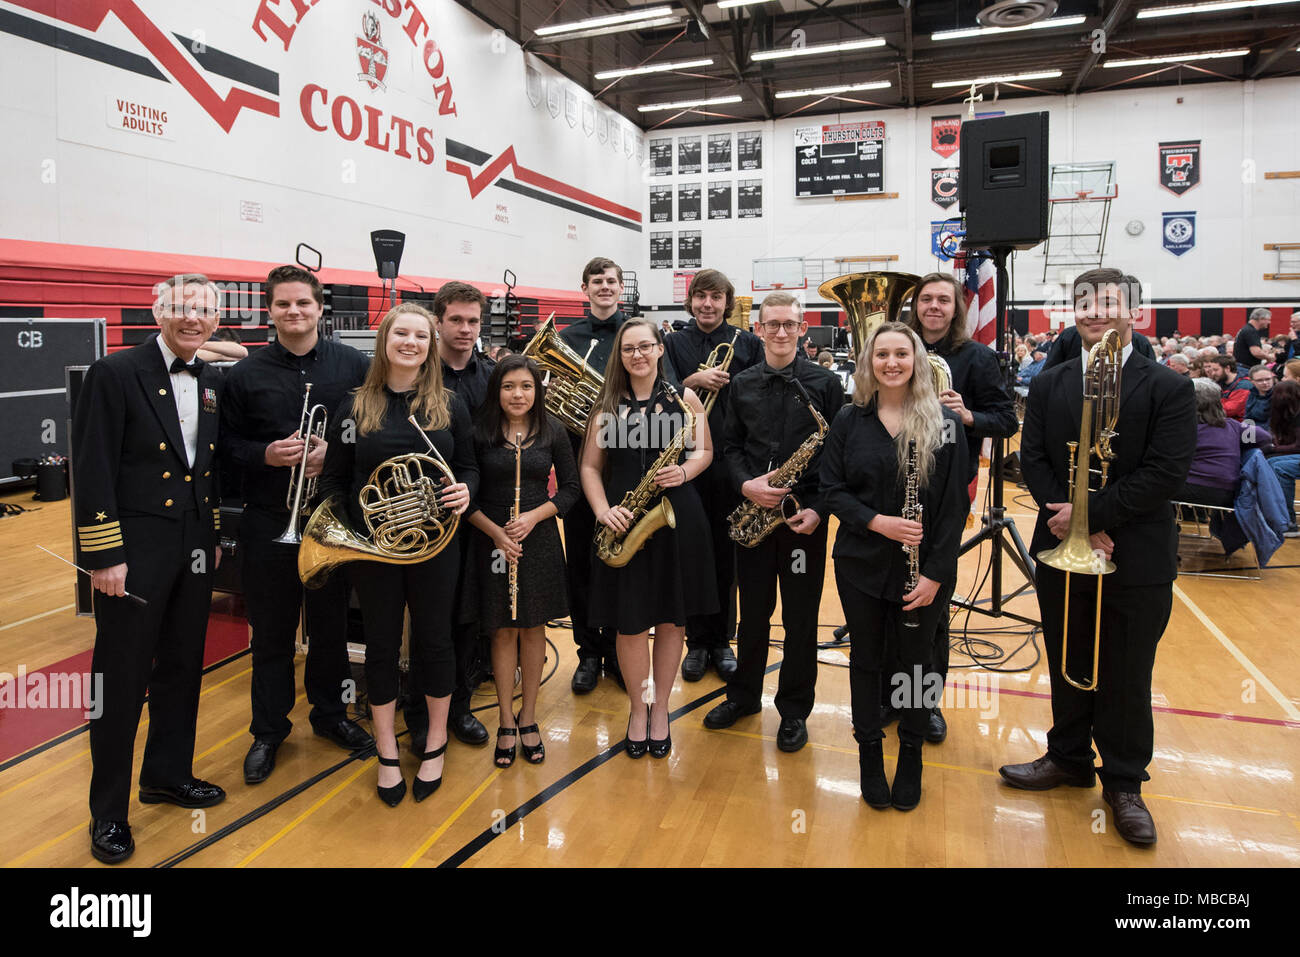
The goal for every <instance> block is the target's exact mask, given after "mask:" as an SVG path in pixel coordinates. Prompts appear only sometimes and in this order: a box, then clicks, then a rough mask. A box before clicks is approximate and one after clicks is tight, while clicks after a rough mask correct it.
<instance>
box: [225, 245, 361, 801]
mask: <svg viewBox="0 0 1300 957" xmlns="http://www.w3.org/2000/svg"><path fill="white" fill-rule="evenodd" d="M324 301H325V294H324V290H323V289H322V287H321V284H320V280H318V279H317V278H316V276H315V275H313V274H312V273H310V272H308V271H307V270H305V269H301V268H299V267H297V266H279V267H277V268H275V269H272V270H271V272H270V274H269V275H268V276H267V277H266V308H267V314H268V320H269V322H270V324H271V325H273V326H274V327H275V341H274V342H272V343H270V344H268V345H266V346H264V347H263V348H260V349H258V350H256V351H255V352H253V354H252V355H250V356H249V357H248V358H247V359H243V360H241V361H240V362H238V363H237V364H236V365H235V367H234V368H233V369H231V370H230V371H229V373H228V374H227V376H226V384H225V395H224V399H225V401H224V402H223V403H222V416H221V440H220V441H221V448H222V453H223V455H225V456H227V457H228V460H229V461H232V462H234V463H235V464H236V465H237V466H238V468H239V470H240V472H241V476H242V481H241V496H240V499H241V501H242V502H243V505H244V514H243V518H242V520H241V522H240V527H239V539H240V550H241V552H242V567H241V570H242V583H243V589H244V601H245V602H246V604H247V607H248V620H249V622H250V624H251V625H252V628H253V637H252V651H253V682H252V709H253V716H252V722H251V724H250V726H249V732H250V733H251V734H252V735H253V744H252V747H250V748H249V751H248V755H247V757H246V758H245V759H244V781H245V783H247V784H259V783H261V782H262V781H265V780H266V778H267V777H268V776H269V775H270V773H271V771H272V769H273V768H274V767H275V754H276V750H277V749H278V748H279V747H280V743H281V742H282V741H284V739H285V738H287V737H288V736H289V731H290V729H291V728H292V727H293V725H292V722H290V720H289V712H290V711H291V710H292V709H293V702H294V697H295V690H296V682H295V679H294V665H293V658H294V637H295V634H296V632H297V630H298V620H299V615H300V610H301V608H302V607H303V602H304V599H303V597H302V596H303V594H304V592H303V588H302V584H301V583H300V582H299V580H298V547H297V545H295V544H292V543H289V542H286V541H277V539H278V538H292V537H293V536H292V534H288V535H286V533H287V532H289V531H290V529H296V531H297V532H298V533H301V531H302V526H303V525H305V524H306V514H308V513H309V512H308V509H309V507H310V505H311V504H313V503H311V502H310V501H309V498H308V495H307V489H306V488H304V489H303V492H302V495H301V499H300V500H301V506H302V509H303V514H300V515H299V516H298V517H297V518H296V519H293V518H292V516H291V515H290V511H289V505H290V503H291V501H292V499H293V493H294V486H295V485H297V484H305V483H307V482H310V481H311V480H312V479H314V478H315V477H316V476H317V475H319V474H320V470H321V466H322V465H323V464H324V462H325V447H326V443H325V439H324V437H323V435H322V436H314V435H311V434H310V432H312V431H314V429H309V428H308V419H309V413H310V410H311V409H312V408H313V407H314V406H316V405H318V404H319V405H321V406H323V407H324V411H325V413H326V415H328V416H331V417H332V416H333V415H334V411H335V409H336V408H337V407H338V405H339V403H340V401H342V399H343V398H345V397H346V396H347V394H348V393H349V392H350V391H351V390H352V389H354V388H356V387H357V386H359V385H360V384H361V382H362V380H364V379H365V376H366V370H367V369H368V368H369V365H370V364H369V362H368V361H367V360H366V357H365V356H363V355H362V354H361V353H360V352H358V351H357V350H356V349H353V348H352V347H350V346H345V345H343V344H341V343H337V342H334V341H332V340H330V339H326V338H322V337H321V336H320V334H319V332H318V324H319V321H320V317H321V310H322V309H323V307H324ZM308 384H310V385H311V389H310V392H308V390H307V385H308ZM319 412H320V410H317V422H319V421H320V417H319ZM304 431H306V432H308V435H307V436H305V437H304V435H303V434H302V432H304ZM304 454H305V455H306V457H307V461H306V468H305V469H304V468H303V467H302V462H303V455H304ZM348 591H349V589H348V582H347V578H346V576H345V575H344V574H341V573H338V572H336V573H335V574H334V575H333V576H331V577H330V578H329V580H327V581H326V583H325V585H324V586H323V587H322V588H320V589H319V590H311V591H308V592H306V599H305V601H306V611H307V621H306V632H307V635H308V637H309V642H308V651H307V664H306V667H305V669H304V677H303V683H304V685H305V690H306V692H307V700H308V701H309V702H310V703H311V714H310V721H311V725H312V728H313V730H314V731H315V732H316V734H318V735H321V736H322V737H325V738H328V739H329V740H330V741H333V742H334V743H335V744H337V745H338V746H339V747H341V748H345V749H347V750H349V751H353V750H356V749H357V748H367V747H370V746H371V745H372V744H374V741H373V740H372V739H371V737H370V735H369V734H367V733H366V732H365V730H363V729H362V728H361V726H360V725H358V724H356V723H355V722H353V721H351V720H349V719H348V717H347V707H348V703H349V701H351V700H353V699H352V696H351V695H350V694H348V693H347V690H348V688H349V687H350V685H349V684H348V683H349V682H350V680H351V677H352V671H351V667H350V666H349V664H348V652H347V619H348Z"/></svg>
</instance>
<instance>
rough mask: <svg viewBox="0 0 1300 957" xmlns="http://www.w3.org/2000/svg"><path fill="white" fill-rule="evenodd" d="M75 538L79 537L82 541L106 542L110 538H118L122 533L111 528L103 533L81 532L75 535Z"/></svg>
mask: <svg viewBox="0 0 1300 957" xmlns="http://www.w3.org/2000/svg"><path fill="white" fill-rule="evenodd" d="M77 538H79V539H80V540H81V541H82V542H106V541H108V540H109V539H111V538H116V539H119V540H120V539H121V538H122V533H121V532H119V531H118V530H117V529H112V530H111V531H107V532H103V533H95V534H91V533H90V532H82V533H81V534H80V535H78V536H77Z"/></svg>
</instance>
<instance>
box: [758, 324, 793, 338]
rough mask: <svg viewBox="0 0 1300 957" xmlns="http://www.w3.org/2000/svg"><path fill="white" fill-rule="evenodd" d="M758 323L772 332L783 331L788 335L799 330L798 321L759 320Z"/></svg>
mask: <svg viewBox="0 0 1300 957" xmlns="http://www.w3.org/2000/svg"><path fill="white" fill-rule="evenodd" d="M759 325H761V326H762V327H763V328H764V329H766V330H767V331H768V332H772V333H776V332H784V333H785V334H786V335H788V336H792V335H794V334H795V333H797V332H798V331H799V326H800V323H797V322H761V323H759Z"/></svg>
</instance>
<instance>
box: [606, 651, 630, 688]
mask: <svg viewBox="0 0 1300 957" xmlns="http://www.w3.org/2000/svg"><path fill="white" fill-rule="evenodd" d="M605 677H606V678H608V679H609V680H610V681H612V682H614V683H615V684H616V685H618V686H619V687H620V688H622V689H623V690H624V691H626V690H627V685H625V684H624V683H623V672H622V671H620V670H619V667H618V660H617V659H616V658H606V659H605Z"/></svg>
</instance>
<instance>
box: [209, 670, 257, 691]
mask: <svg viewBox="0 0 1300 957" xmlns="http://www.w3.org/2000/svg"><path fill="white" fill-rule="evenodd" d="M252 670H253V666H252V665H249V666H248V667H247V668H245V669H244V670H243V671H241V672H239V674H235V675H231V676H230V677H229V678H226V679H225V680H223V681H218V682H217V683H216V684H214V685H211V686H209V687H207V688H204V689H203V690H202V691H201V692H200V693H199V695H200V697H202V696H203V695H205V694H208V693H209V692H211V691H216V690H217V689H218V688H220V687H221V686H222V685H228V684H230V682H232V681H234V680H235V679H236V678H242V677H243V676H244V675H246V674H248V673H249V672H250V671H252Z"/></svg>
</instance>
